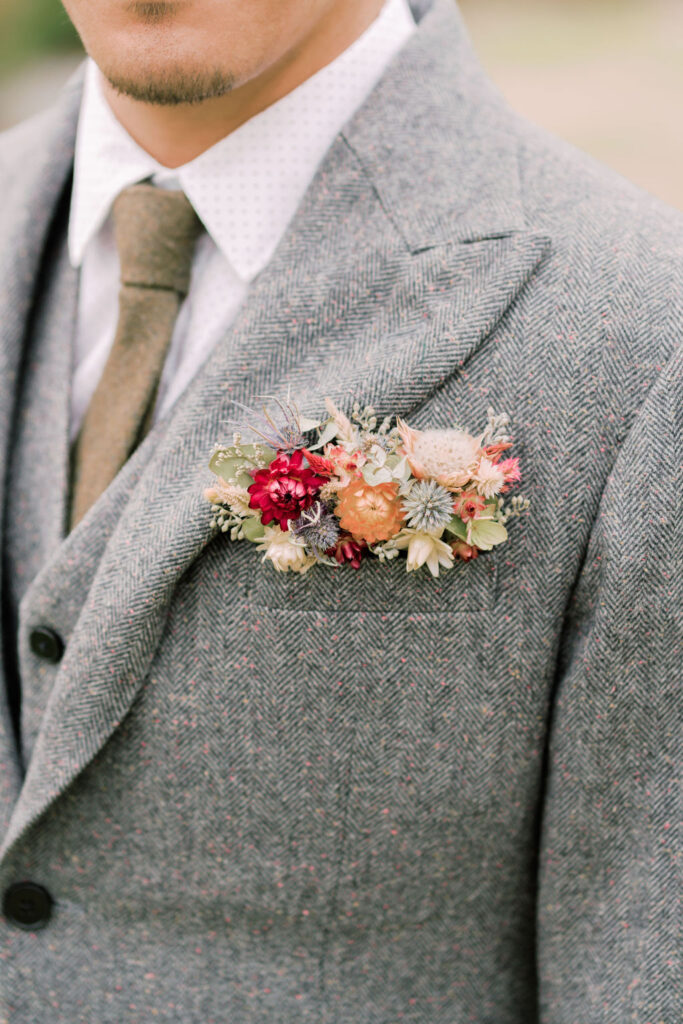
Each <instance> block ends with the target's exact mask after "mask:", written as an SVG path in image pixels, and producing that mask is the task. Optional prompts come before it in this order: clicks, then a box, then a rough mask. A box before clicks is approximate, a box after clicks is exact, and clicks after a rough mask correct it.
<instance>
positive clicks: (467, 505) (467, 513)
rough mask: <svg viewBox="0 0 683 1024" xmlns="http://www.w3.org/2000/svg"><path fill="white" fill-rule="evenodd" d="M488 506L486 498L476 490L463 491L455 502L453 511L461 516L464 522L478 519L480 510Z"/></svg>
mask: <svg viewBox="0 0 683 1024" xmlns="http://www.w3.org/2000/svg"><path fill="white" fill-rule="evenodd" d="M485 508H486V500H485V499H484V498H482V496H481V495H480V494H477V493H476V492H475V491H463V492H462V494H459V495H458V497H457V498H456V499H455V501H454V502H453V511H454V512H455V514H456V516H460V518H461V519H462V521H463V523H468V522H469V521H470V519H476V517H477V516H478V515H479V513H480V512H483V511H484V509H485Z"/></svg>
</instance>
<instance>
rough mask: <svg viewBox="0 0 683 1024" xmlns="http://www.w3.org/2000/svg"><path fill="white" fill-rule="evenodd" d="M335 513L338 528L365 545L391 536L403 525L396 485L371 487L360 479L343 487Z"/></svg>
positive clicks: (402, 512)
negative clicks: (337, 519)
mask: <svg viewBox="0 0 683 1024" xmlns="http://www.w3.org/2000/svg"><path fill="white" fill-rule="evenodd" d="M336 513H337V515H338V516H339V517H340V518H339V525H340V526H341V528H342V529H343V530H348V532H349V533H350V534H351V535H352V536H353V537H354V538H355V539H356V540H364V541H365V542H366V544H376V543H377V542H378V541H380V540H389V538H390V537H394V536H395V535H396V534H397V533H398V532H399V531H400V529H401V527H402V526H403V519H404V516H405V513H404V511H403V508H402V502H401V501H400V500H399V497H398V484H394V483H385V484H376V485H375V486H374V487H371V486H370V484H366V483H365V481H364V480H357V481H355V482H354V483H352V484H349V486H348V487H345V488H344V490H343V491H342V492H341V496H340V500H339V504H338V505H337V508H336Z"/></svg>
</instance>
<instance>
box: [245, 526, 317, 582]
mask: <svg viewBox="0 0 683 1024" xmlns="http://www.w3.org/2000/svg"><path fill="white" fill-rule="evenodd" d="M264 529H265V534H264V536H263V537H262V538H261V540H260V541H258V544H257V546H258V548H259V549H260V550H261V551H263V552H264V555H263V561H264V562H265V560H266V559H269V560H270V561H271V562H272V563H273V565H274V566H275V568H276V569H277V570H278V572H288V571H289V570H290V569H291V570H292V572H307V571H308V570H309V569H310V568H311V566H312V565H315V561H316V560H315V558H314V557H313V556H312V555H307V554H306V549H305V547H304V546H303V544H301V543H298V542H297V540H296V538H295V537H294V536H293V535H292V534H291V533H290V532H289V531H288V530H287V531H285V530H281V529H280V527H279V526H266V527H264Z"/></svg>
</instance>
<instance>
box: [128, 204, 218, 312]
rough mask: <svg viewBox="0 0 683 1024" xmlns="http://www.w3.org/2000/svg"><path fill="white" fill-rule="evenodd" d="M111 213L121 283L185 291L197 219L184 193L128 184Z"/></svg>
mask: <svg viewBox="0 0 683 1024" xmlns="http://www.w3.org/2000/svg"><path fill="white" fill-rule="evenodd" d="M112 212H113V217H114V234H115V237H116V247H117V249H118V253H119V263H120V267H121V284H122V285H133V286H136V285H137V286H138V287H141V288H161V289H166V290H169V291H174V292H177V293H178V294H179V295H181V296H185V295H187V291H188V288H189V286H190V271H191V267H192V257H193V254H194V249H195V243H196V241H197V237H198V235H199V233H200V231H201V230H202V224H201V221H200V220H199V218H198V217H197V214H196V213H195V212H194V209H193V208H192V205H191V203H190V202H189V200H188V198H187V196H186V195H185V193H184V192H180V191H169V190H167V189H161V188H156V186H154V185H147V184H142V185H131V186H130V188H126V189H124V190H123V192H121V193H120V194H119V195H118V196H117V197H116V199H115V200H114V205H113V208H112Z"/></svg>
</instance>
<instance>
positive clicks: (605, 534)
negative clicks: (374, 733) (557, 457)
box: [537, 347, 683, 1024]
mask: <svg viewBox="0 0 683 1024" xmlns="http://www.w3.org/2000/svg"><path fill="white" fill-rule="evenodd" d="M682 405H683V348H681V347H679V349H678V351H677V352H675V353H674V355H673V357H672V359H671V360H670V361H669V362H668V363H667V364H666V366H665V367H664V368H663V370H662V373H661V375H660V376H659V377H658V378H657V379H656V381H655V382H654V383H653V384H652V386H651V388H650V390H649V393H648V396H647V398H646V399H645V401H644V403H643V405H642V407H641V409H640V410H639V412H638V415H637V417H636V419H635V421H634V422H633V424H632V426H631V429H630V430H629V433H628V434H627V437H626V439H625V441H624V443H623V445H622V447H621V449H620V451H619V455H618V457H617V459H616V461H615V463H614V465H613V467H612V471H611V473H610V475H609V477H608V479H607V482H606V485H605V488H604V491H603V494H602V497H601V501H600V506H599V512H598V515H597V517H596V520H595V522H594V526H593V529H592V532H591V535H590V540H589V543H588V546H587V550H586V555H585V559H584V563H583V568H582V571H581V573H580V576H579V578H578V580H577V582H576V585H575V588H574V591H573V594H572V598H571V601H570V605H569V608H568V611H567V615H566V618H565V628H564V632H563V637H562V642H561V646H560V655H559V660H558V670H557V674H556V680H555V690H554V700H553V708H552V718H551V723H550V734H549V743H548V753H547V772H546V778H545V791H544V796H543V803H542V817H541V831H540V841H539V861H538V902H537V963H538V985H539V1003H540V1020H541V1022H542V1024H608V1022H609V1024H626V1022H634V1024H673V1022H674V1021H683V1000H682V998H681V985H680V979H681V977H683V973H682V971H681V964H680V960H679V957H680V939H679V935H680V896H681V885H680V856H681V853H680V823H681V795H680V794H681V787H680V774H679V773H680V764H681V747H682V736H683V730H682V728H681V727H682V725H683V714H682V710H683V707H682V704H683V701H682V684H683V670H682V663H683V642H682V641H683V502H682V499H681V492H682V491H683V470H682V462H683V436H682V435H683V430H682V420H683V409H682ZM677 864H678V868H677Z"/></svg>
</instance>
